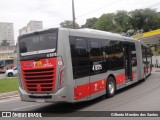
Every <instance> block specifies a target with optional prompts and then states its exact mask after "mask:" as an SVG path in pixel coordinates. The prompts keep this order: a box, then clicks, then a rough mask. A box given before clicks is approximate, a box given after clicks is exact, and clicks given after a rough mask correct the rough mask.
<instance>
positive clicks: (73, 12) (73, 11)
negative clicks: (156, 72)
mask: <svg viewBox="0 0 160 120" xmlns="http://www.w3.org/2000/svg"><path fill="white" fill-rule="evenodd" d="M72 15H73V29H75V10H74V0H72Z"/></svg>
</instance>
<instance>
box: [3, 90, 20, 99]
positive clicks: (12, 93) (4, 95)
mask: <svg viewBox="0 0 160 120" xmlns="http://www.w3.org/2000/svg"><path fill="white" fill-rule="evenodd" d="M18 96H19V93H18V91H13V92H7V93H0V100H2V99H7V98H13V97H18Z"/></svg>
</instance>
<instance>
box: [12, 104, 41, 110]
mask: <svg viewBox="0 0 160 120" xmlns="http://www.w3.org/2000/svg"><path fill="white" fill-rule="evenodd" d="M38 105H41V104H36V105H35V104H34V105H30V106H24V107H19V108H14V109H12V110H20V109H25V108H30V107H34V106H38Z"/></svg>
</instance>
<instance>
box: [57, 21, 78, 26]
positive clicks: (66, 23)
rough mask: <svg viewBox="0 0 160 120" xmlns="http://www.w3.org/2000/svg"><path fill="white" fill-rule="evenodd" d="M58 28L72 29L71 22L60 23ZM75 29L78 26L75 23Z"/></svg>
mask: <svg viewBox="0 0 160 120" xmlns="http://www.w3.org/2000/svg"><path fill="white" fill-rule="evenodd" d="M60 26H61V27H63V28H73V21H70V20H66V21H64V22H61V23H60ZM75 28H79V25H78V24H77V23H75Z"/></svg>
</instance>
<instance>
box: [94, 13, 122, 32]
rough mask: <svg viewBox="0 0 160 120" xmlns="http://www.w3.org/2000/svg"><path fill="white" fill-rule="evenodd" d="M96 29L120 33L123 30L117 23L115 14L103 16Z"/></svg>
mask: <svg viewBox="0 0 160 120" xmlns="http://www.w3.org/2000/svg"><path fill="white" fill-rule="evenodd" d="M95 27H96V29H98V30H103V31H111V32H118V31H121V28H120V27H119V26H118V24H116V23H115V14H114V13H108V14H103V15H102V16H101V17H100V18H99V19H98V21H97V22H96V24H95Z"/></svg>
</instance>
